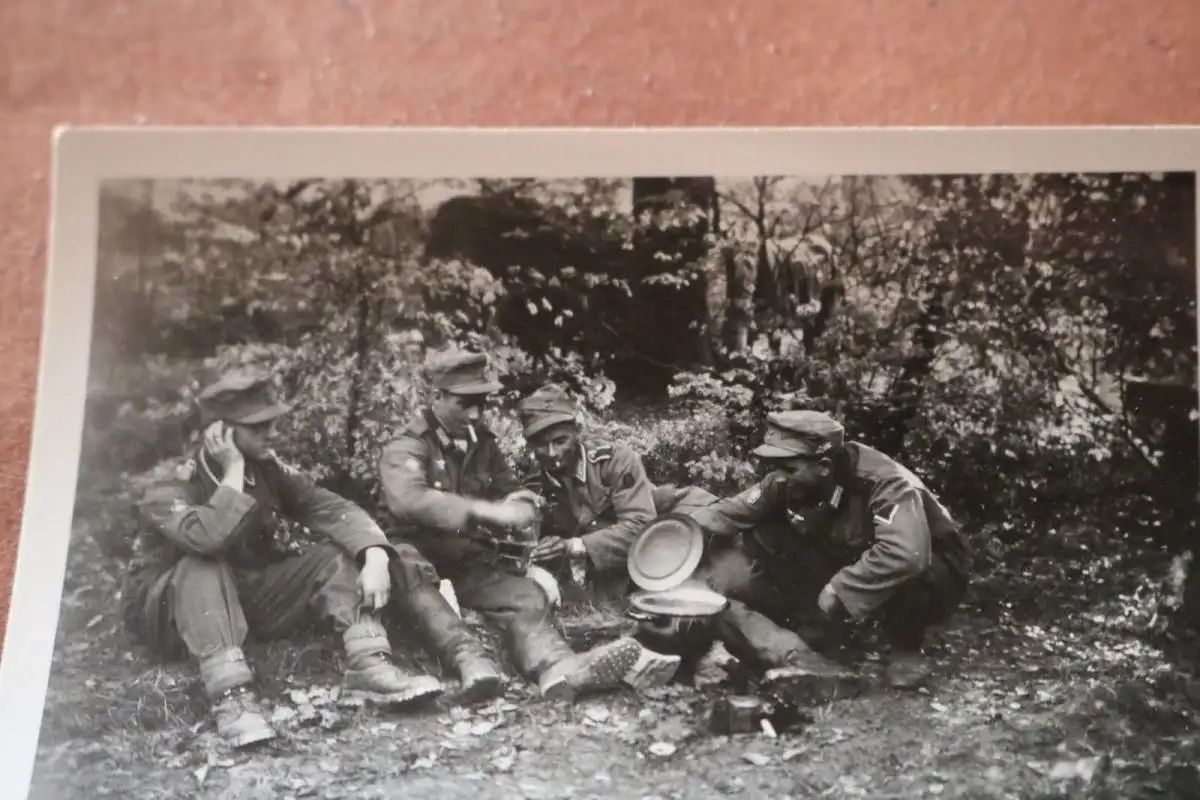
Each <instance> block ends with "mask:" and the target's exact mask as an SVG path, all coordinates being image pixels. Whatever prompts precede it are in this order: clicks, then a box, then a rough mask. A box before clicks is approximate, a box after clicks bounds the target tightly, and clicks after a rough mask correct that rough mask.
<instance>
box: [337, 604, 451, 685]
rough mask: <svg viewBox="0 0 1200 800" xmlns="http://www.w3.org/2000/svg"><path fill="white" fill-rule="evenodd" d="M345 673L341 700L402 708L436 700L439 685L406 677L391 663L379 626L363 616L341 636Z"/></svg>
mask: <svg viewBox="0 0 1200 800" xmlns="http://www.w3.org/2000/svg"><path fill="white" fill-rule="evenodd" d="M342 640H343V642H344V644H345V647H346V670H345V675H344V676H343V686H342V699H343V700H345V701H347V702H351V703H353V702H359V701H364V700H366V701H371V702H373V703H378V704H380V705H392V706H406V705H411V704H414V703H418V702H424V701H428V700H433V699H436V698H437V697H440V696H441V694H442V684H441V682H440V681H438V679H437V678H434V677H432V676H430V675H410V674H407V673H406V672H405V671H404V670H402V669H400V668H399V667H398V666H396V665H395V664H394V663H393V662H392V647H391V644H390V643H389V642H388V638H387V634H386V633H385V631H384V628H383V624H382V623H381V622H379V620H378V619H376V618H375V617H374V616H365V617H363V618H362V619H361V620H359V621H358V622H356V623H354V624H353V625H351V626H350V627H349V628H347V629H346V631H345V633H343V634H342Z"/></svg>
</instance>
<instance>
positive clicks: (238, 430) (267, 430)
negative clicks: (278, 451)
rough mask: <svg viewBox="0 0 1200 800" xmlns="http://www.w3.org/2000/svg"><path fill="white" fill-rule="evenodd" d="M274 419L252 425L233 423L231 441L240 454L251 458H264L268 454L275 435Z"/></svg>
mask: <svg viewBox="0 0 1200 800" xmlns="http://www.w3.org/2000/svg"><path fill="white" fill-rule="evenodd" d="M275 422H276V421H275V420H273V419H271V420H267V421H266V422H259V423H256V424H254V425H241V424H238V425H235V426H234V428H233V441H234V444H236V445H237V448H238V450H241V451H242V455H244V456H246V458H251V459H260V460H261V459H264V458H266V457H267V456H268V455H269V452H270V449H271V439H272V438H274V436H275V427H276V425H275Z"/></svg>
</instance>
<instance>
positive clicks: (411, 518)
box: [380, 352, 679, 699]
mask: <svg viewBox="0 0 1200 800" xmlns="http://www.w3.org/2000/svg"><path fill="white" fill-rule="evenodd" d="M428 369H429V373H430V378H431V380H432V384H433V387H434V389H435V397H434V398H433V401H432V403H431V404H430V405H429V406H428V407H427V408H425V409H423V410H422V411H421V412H420V413H419V414H417V415H416V416H415V417H414V418H413V419H412V420H411V421H410V422H409V424H408V426H407V427H406V428H405V429H404V431H403V433H402V434H401V435H400V436H399V437H397V438H396V439H395V440H394V441H392V442H390V443H389V444H388V445H386V446H385V447H384V449H383V453H382V456H381V459H380V474H381V483H382V488H383V494H384V498H385V500H386V502H387V505H388V508H389V510H390V511H391V513H392V514H393V515H394V517H395V519H396V521H397V522H398V523H399V524H400V526H401V527H402V530H401V531H400V532H399V534H398V535H399V536H400V537H401V538H402V540H403V541H405V542H408V543H411V544H414V545H416V546H417V548H418V549H419V550H421V552H422V553H424V554H425V555H426V556H427V557H428V558H429V560H430V561H431V562H432V563H433V565H434V567H435V568H436V570H437V572H436V573H432V572H430V573H420V574H417V573H414V574H410V575H407V576H405V580H406V581H407V582H408V583H409V584H410V585H412V586H414V587H415V586H417V585H426V584H429V585H433V584H436V582H437V580H438V575H439V574H440V575H443V576H445V577H447V578H449V579H450V580H451V582H452V584H453V586H454V588H455V591H456V592H457V595H458V599H459V602H460V603H461V604H462V606H463V607H466V608H473V609H476V610H478V611H480V612H481V613H484V614H485V615H487V616H488V617H489V618H491V619H492V620H493V621H494V622H495V623H497V624H498V625H500V626H501V627H502V628H503V629H504V631H505V633H506V640H507V642H508V643H509V646H510V647H511V653H512V656H513V661H514V663H515V665H516V667H517V669H518V670H520V671H521V673H522V674H523V675H525V676H526V677H528V678H530V679H532V680H536V681H537V682H538V686H539V689H540V691H541V692H542V694H543V696H546V697H551V698H559V699H572V698H574V697H575V696H576V695H577V694H579V693H583V692H590V691H596V690H603V689H611V688H617V687H618V686H619V685H622V684H624V685H628V686H632V687H634V688H648V687H651V686H658V685H662V684H665V683H666V682H668V681H669V680H670V679H671V678H672V677H673V676H674V673H675V670H676V669H677V668H678V665H679V659H678V657H672V656H663V655H660V654H657V653H654V652H652V651H649V650H646V649H645V648H643V647H642V646H641V645H640V644H638V642H637V641H635V640H633V639H631V638H624V639H619V640H617V641H614V642H610V643H608V644H605V645H601V646H600V647H598V648H595V649H593V650H590V651H588V652H585V653H575V652H574V651H572V650H571V648H570V645H569V644H568V643H567V641H566V639H564V638H563V636H562V634H560V633H559V632H558V630H557V628H556V626H555V624H554V611H553V606H552V601H551V598H550V596H549V594H548V593H547V590H546V589H544V588H543V587H542V585H541V584H539V583H538V582H536V581H535V580H534V579H532V578H531V577H530V574H531V573H530V572H528V571H526V572H522V573H517V572H516V571H514V570H513V569H505V568H502V567H501V566H500V565H499V564H498V563H497V561H496V560H495V558H494V552H493V551H491V550H490V549H489V546H488V544H487V541H486V540H487V539H488V538H489V534H488V531H489V529H490V530H491V531H492V532H499V533H504V532H512V531H517V532H527V531H532V530H534V529H536V527H537V525H538V520H539V508H540V500H539V498H538V497H537V496H536V495H535V494H534V493H533V492H531V491H528V490H526V489H523V488H522V487H521V485H520V484H519V482H518V481H517V479H516V477H515V475H514V474H513V471H512V469H511V467H510V466H509V464H508V461H507V459H506V458H505V456H504V454H503V452H502V451H501V450H500V447H499V444H498V443H497V441H496V437H495V435H494V434H493V433H492V432H491V431H490V430H488V428H487V427H486V426H485V425H484V424H483V422H482V409H483V406H484V403H485V402H486V400H487V398H488V396H489V395H491V394H493V393H494V392H496V391H498V390H500V389H501V388H502V387H501V385H500V383H499V382H497V381H495V380H494V379H493V378H492V377H490V376H489V374H488V361H487V357H486V356H485V355H483V354H481V353H462V352H449V353H441V354H436V355H434V356H433V357H432V358H431V359H430V362H429V364H428ZM492 538H495V537H492Z"/></svg>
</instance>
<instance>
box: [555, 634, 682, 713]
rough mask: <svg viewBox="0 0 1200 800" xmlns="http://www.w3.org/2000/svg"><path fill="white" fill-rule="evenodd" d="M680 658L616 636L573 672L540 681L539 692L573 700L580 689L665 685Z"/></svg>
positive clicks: (673, 672) (593, 690)
mask: <svg viewBox="0 0 1200 800" xmlns="http://www.w3.org/2000/svg"><path fill="white" fill-rule="evenodd" d="M682 662H683V659H682V658H680V657H679V656H664V655H660V654H658V653H655V652H653V651H650V650H647V649H646V648H644V647H643V646H642V645H641V644H639V643H638V642H636V641H633V640H623V641H622V640H618V641H617V642H614V643H613V644H611V645H608V646H607V648H606V649H605V650H603V651H602V652H600V653H599V654H597V655H596V656H595V657H594V659H593V660H591V661H589V662H587V663H585V664H584V665H583V666H581V667H580V668H579V669H578V670H576V671H575V672H573V673H566V674H563V675H561V676H560V677H559V678H558V679H557V680H556V681H555V682H554V683H551V684H549V685H544V686H543V687H542V696H543V697H546V698H549V699H550V700H573V699H574V698H575V697H576V696H578V695H579V694H582V693H586V692H595V691H602V690H605V689H615V688H618V687H619V686H621V685H622V684H624V685H626V686H630V687H632V688H634V689H649V688H652V687H657V686H665V685H666V684H667V683H670V681H671V679H672V678H674V677H675V673H676V672H678V671H679V665H680V664H681V663H682Z"/></svg>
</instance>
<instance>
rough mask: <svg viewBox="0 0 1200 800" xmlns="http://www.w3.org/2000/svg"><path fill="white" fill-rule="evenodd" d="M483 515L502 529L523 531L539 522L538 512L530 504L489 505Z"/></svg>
mask: <svg viewBox="0 0 1200 800" xmlns="http://www.w3.org/2000/svg"><path fill="white" fill-rule="evenodd" d="M483 510H484V513H483V514H481V516H483V517H484V518H485V519H487V521H488V522H491V523H492V524H493V525H496V526H498V527H501V528H510V529H513V530H521V529H524V528H528V527H530V526H531V525H533V524H534V523H535V522H537V511H536V509H534V508H533V506H531V505H530V504H528V503H489V504H488V505H487V507H486V508H485V509H483Z"/></svg>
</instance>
